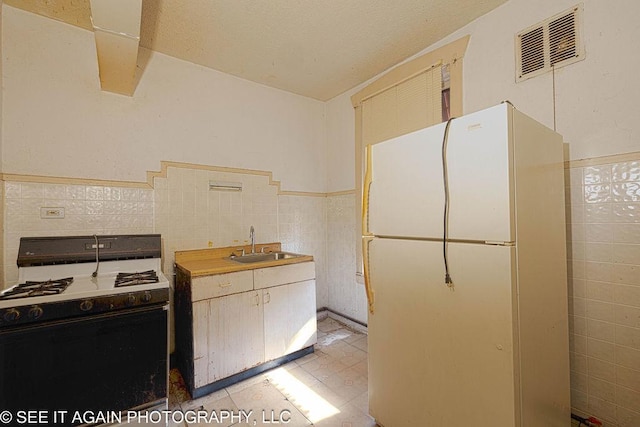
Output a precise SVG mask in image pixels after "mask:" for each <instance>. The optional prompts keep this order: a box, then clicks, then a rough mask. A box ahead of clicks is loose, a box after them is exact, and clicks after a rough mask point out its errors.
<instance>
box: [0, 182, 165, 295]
mask: <svg viewBox="0 0 640 427" xmlns="http://www.w3.org/2000/svg"><path fill="white" fill-rule="evenodd" d="M3 190H4V206H3V207H4V245H3V246H4V257H3V260H4V267H5V268H4V270H3V271H4V284H5V286H9V285H12V284H15V283H16V281H17V280H18V268H17V266H16V259H17V257H18V247H19V244H20V237H25V236H31V237H40V236H59V235H90V234H140V233H153V229H154V224H153V190H152V189H145V188H130V187H114V186H98V185H73V184H49V183H37V182H15V181H5V182H4V188H3ZM41 208H64V218H50V219H43V218H41V216H40V210H41Z"/></svg>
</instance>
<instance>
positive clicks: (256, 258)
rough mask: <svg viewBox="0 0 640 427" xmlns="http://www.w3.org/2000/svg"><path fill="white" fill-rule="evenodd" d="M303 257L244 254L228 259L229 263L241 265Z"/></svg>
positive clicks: (281, 253)
mask: <svg viewBox="0 0 640 427" xmlns="http://www.w3.org/2000/svg"><path fill="white" fill-rule="evenodd" d="M300 256H303V255H300V254H294V253H291V252H269V253H266V254H263V253H258V254H246V255H242V256H231V257H229V259H230V260H231V261H235V262H239V263H242V264H253V263H254V262H267V261H277V260H279V259H289V258H297V257H300Z"/></svg>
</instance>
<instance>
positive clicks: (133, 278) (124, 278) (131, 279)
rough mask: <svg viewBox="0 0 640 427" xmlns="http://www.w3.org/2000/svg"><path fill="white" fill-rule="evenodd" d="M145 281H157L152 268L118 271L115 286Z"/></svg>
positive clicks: (145, 282)
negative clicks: (137, 270)
mask: <svg viewBox="0 0 640 427" xmlns="http://www.w3.org/2000/svg"><path fill="white" fill-rule="evenodd" d="M147 283H158V275H157V274H156V272H155V271H154V270H148V271H143V272H140V273H137V272H136V273H118V276H117V277H116V283H115V287H116V288H119V287H121V286H132V285H145V284H147Z"/></svg>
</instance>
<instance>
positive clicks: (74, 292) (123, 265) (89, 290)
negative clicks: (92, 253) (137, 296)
mask: <svg viewBox="0 0 640 427" xmlns="http://www.w3.org/2000/svg"><path fill="white" fill-rule="evenodd" d="M95 268H96V264H95V263H82V264H61V265H47V266H37V267H26V268H20V269H19V270H18V283H24V282H26V281H27V280H31V281H44V280H50V279H51V280H56V279H64V278H66V277H73V283H71V284H70V285H69V287H67V289H65V290H64V292H62V293H59V294H54V295H44V296H38V297H27V298H11V299H8V300H0V308H9V307H18V306H23V305H35V304H42V303H48V302H55V301H65V300H70V299H80V298H91V297H97V296H103V295H113V294H117V293H129V292H135V291H145V290H151V289H161V288H168V287H169V281H168V280H167V278H166V277H165V276H164V274H162V271H161V269H160V259H159V258H149V259H142V260H128V261H107V262H101V263H100V268H99V270H98V276H97V277H95V278H94V277H91V275H92V273H93V272H94V270H95ZM146 270H155V271H156V273H157V274H158V282H157V283H149V284H144V285H132V286H123V287H119V288H116V287H115V286H114V283H115V279H116V276H117V274H118V273H135V272H142V271H146Z"/></svg>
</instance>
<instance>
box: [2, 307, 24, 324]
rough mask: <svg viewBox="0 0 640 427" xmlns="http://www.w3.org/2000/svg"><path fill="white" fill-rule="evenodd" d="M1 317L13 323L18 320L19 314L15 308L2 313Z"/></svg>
mask: <svg viewBox="0 0 640 427" xmlns="http://www.w3.org/2000/svg"><path fill="white" fill-rule="evenodd" d="M3 317H4V320H5V321H7V322H15V321H16V320H18V319H19V318H20V312H19V311H18V310H16V309H15V308H11V309H9V310H7V311H6V312H5V313H4V316H3Z"/></svg>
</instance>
